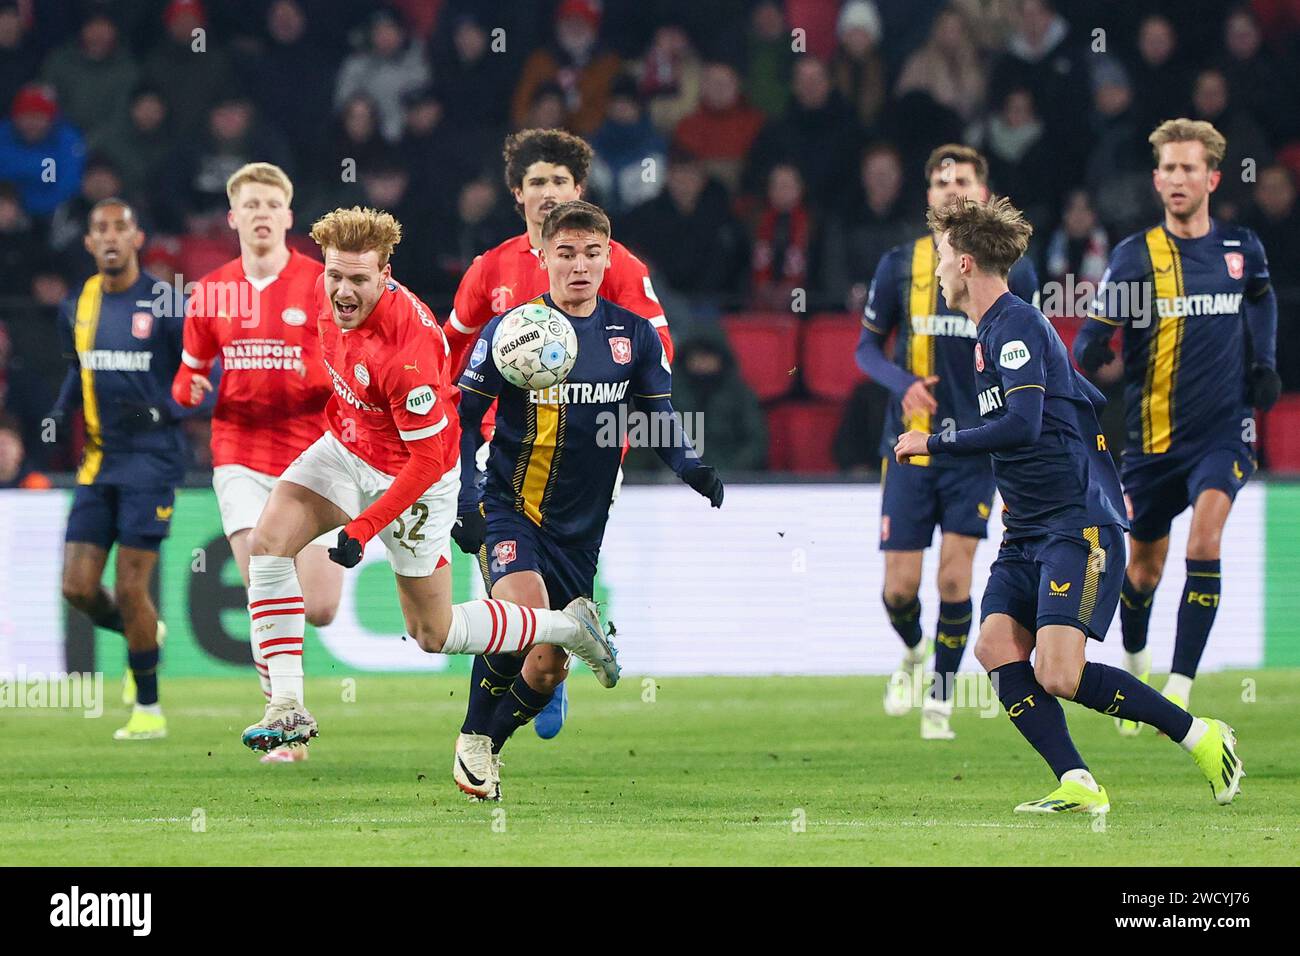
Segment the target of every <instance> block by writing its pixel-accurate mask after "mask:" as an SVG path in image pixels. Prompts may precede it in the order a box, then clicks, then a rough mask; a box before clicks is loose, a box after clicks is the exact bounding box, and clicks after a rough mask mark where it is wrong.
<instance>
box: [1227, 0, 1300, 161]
mask: <svg viewBox="0 0 1300 956" xmlns="http://www.w3.org/2000/svg"><path fill="white" fill-rule="evenodd" d="M1223 42H1224V48H1225V52H1224V55H1223V56H1222V57H1221V58H1220V60H1219V66H1220V68H1221V69H1222V70H1223V74H1224V76H1226V77H1227V79H1228V86H1229V88H1230V89H1231V90H1232V95H1233V99H1234V100H1235V101H1236V102H1237V103H1239V104H1240V105H1241V106H1242V108H1244V109H1246V110H1247V111H1249V112H1250V114H1251V116H1252V117H1253V118H1254V119H1255V122H1257V123H1259V124H1260V125H1261V126H1262V127H1263V128H1264V129H1265V130H1266V131H1267V132H1268V134H1269V137H1270V139H1271V140H1272V141H1273V142H1274V143H1280V142H1283V141H1285V140H1287V139H1291V138H1293V137H1295V136H1297V135H1300V115H1297V110H1298V109H1300V103H1298V102H1297V97H1296V93H1295V88H1294V79H1292V80H1291V81H1288V79H1287V71H1286V70H1285V69H1284V67H1283V65H1282V63H1281V62H1280V61H1279V60H1278V58H1277V57H1276V56H1275V55H1274V54H1273V53H1272V51H1270V50H1269V49H1268V48H1267V47H1265V46H1264V33H1263V30H1261V29H1260V25H1259V21H1258V20H1256V19H1255V14H1254V13H1253V12H1252V11H1251V9H1250V7H1248V6H1245V5H1243V6H1240V7H1237V8H1236V9H1235V10H1233V11H1232V12H1231V13H1229V14H1228V17H1227V19H1226V20H1225V21H1224V24H1223Z"/></svg>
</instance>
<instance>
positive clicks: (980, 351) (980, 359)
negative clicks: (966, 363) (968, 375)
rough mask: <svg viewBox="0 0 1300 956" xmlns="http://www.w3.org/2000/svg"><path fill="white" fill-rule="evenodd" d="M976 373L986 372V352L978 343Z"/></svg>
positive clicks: (976, 344) (976, 347) (976, 348)
mask: <svg viewBox="0 0 1300 956" xmlns="http://www.w3.org/2000/svg"><path fill="white" fill-rule="evenodd" d="M975 371H977V372H982V371H984V350H983V349H982V348H980V344H979V343H978V342H976V343H975Z"/></svg>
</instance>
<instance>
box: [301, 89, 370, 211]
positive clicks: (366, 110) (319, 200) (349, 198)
mask: <svg viewBox="0 0 1300 956" xmlns="http://www.w3.org/2000/svg"><path fill="white" fill-rule="evenodd" d="M326 142H327V143H328V144H329V145H328V148H325V149H322V150H321V151H320V152H319V154H318V155H317V156H316V161H315V163H314V165H313V168H312V170H311V172H310V175H309V176H308V181H309V183H310V186H309V191H310V195H309V196H308V197H306V198H305V201H304V202H303V203H302V208H301V209H300V211H299V212H300V215H302V220H303V221H305V222H314V221H315V220H316V219H317V217H319V216H321V215H324V214H325V213H327V212H329V211H330V210H331V209H335V208H338V207H340V206H352V205H355V204H357V203H360V202H361V184H360V180H361V177H362V176H364V175H365V174H366V173H367V172H368V171H369V170H371V169H373V168H375V167H376V166H378V165H380V164H382V163H386V162H388V157H389V153H390V151H391V150H392V147H390V146H389V145H388V144H387V143H385V142H384V138H383V136H381V135H380V133H379V110H378V108H377V107H376V106H375V101H374V100H372V99H371V98H370V97H368V96H366V95H365V94H364V93H356V94H354V95H353V96H352V97H351V98H350V99H349V100H348V101H347V102H346V103H344V104H343V108H342V110H340V112H339V115H338V117H336V118H335V120H334V122H333V124H332V125H331V126H330V132H329V137H328V139H327V140H326Z"/></svg>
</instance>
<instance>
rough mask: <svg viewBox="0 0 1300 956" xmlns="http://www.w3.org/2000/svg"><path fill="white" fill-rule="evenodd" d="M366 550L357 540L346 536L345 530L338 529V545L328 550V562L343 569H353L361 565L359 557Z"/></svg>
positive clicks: (346, 530)
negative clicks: (339, 565)
mask: <svg viewBox="0 0 1300 956" xmlns="http://www.w3.org/2000/svg"><path fill="white" fill-rule="evenodd" d="M365 550H366V548H365V545H363V544H362V543H361V542H360V541H359V540H357V539H356V538H354V537H352V535H350V534H348V529H347V528H339V543H338V545H337V546H336V547H333V548H330V549H329V556H330V560H331V561H333V562H334V563H335V564H341V565H343V567H345V568H355V567H356V566H357V565H358V564H360V563H361V555H362V554H363V553H364V552H365Z"/></svg>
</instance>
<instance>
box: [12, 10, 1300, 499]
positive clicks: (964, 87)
mask: <svg viewBox="0 0 1300 956" xmlns="http://www.w3.org/2000/svg"><path fill="white" fill-rule="evenodd" d="M1175 9H1176V11H1177V22H1178V23H1179V24H1182V26H1180V27H1178V28H1176V27H1175V25H1174V20H1173V18H1172V17H1171V16H1170V15H1169V14H1170V13H1171V12H1172V11H1174V10H1175ZM1298 98H1300V2H1296V0H1255V2H1253V3H1247V4H1243V5H1241V6H1236V7H1233V6H1230V5H1228V4H1224V3H1222V2H1219V0H1181V2H1178V3H1176V4H1175V3H1171V2H1161V0H1132V2H1128V3H1123V4H1113V3H1098V2H1075V3H1071V2H1066V0H1057V2H1050V0H950V2H943V0H844V2H838V0H783V2H782V0H710V2H708V3H698V2H696V0H604V2H603V3H602V2H600V0H546V2H538V3H516V4H500V3H490V2H474V0H390V2H388V3H384V4H381V3H378V2H358V0H271V2H266V0H222V2H219V3H218V2H215V0H206V2H204V0H131V2H126V0H98V2H95V0H39V3H38V2H36V0H0V104H4V106H3V109H4V110H5V111H6V112H7V116H6V117H5V118H4V119H3V120H2V121H0V267H2V268H3V274H4V276H5V278H6V283H5V290H4V294H3V298H0V323H2V324H0V449H3V452H4V454H3V457H0V487H13V486H39V485H41V483H42V478H41V477H40V476H39V474H38V473H37V471H36V470H37V469H39V470H66V469H68V468H69V467H71V466H72V465H73V464H74V462H75V455H76V448H75V447H70V446H60V445H53V444H50V443H47V442H43V441H42V440H41V439H42V420H43V418H44V415H45V412H46V410H47V409H48V408H49V406H50V404H51V402H52V401H53V398H54V394H55V392H56V390H57V387H58V382H59V381H60V379H61V377H62V374H63V368H64V366H63V360H62V357H61V356H60V355H59V350H58V347H57V346H56V345H55V342H56V338H55V335H54V314H55V310H56V308H57V306H58V304H59V302H60V301H61V300H62V299H63V298H65V297H66V296H67V295H68V294H69V293H70V292H71V291H74V290H75V289H77V288H78V287H79V284H80V282H81V281H82V280H83V279H85V278H86V276H87V275H89V273H90V272H91V270H92V263H91V260H90V258H89V256H88V255H87V253H86V252H85V250H84V248H83V246H82V236H83V234H84V231H85V221H86V216H87V213H88V211H89V209H90V207H91V206H92V205H93V204H94V203H95V202H96V201H98V200H100V199H102V198H105V197H107V196H113V195H120V196H123V197H125V198H126V199H128V200H129V201H130V202H131V203H132V204H133V205H134V206H135V208H136V210H137V211H138V213H139V217H140V220H141V222H142V223H143V225H144V227H145V229H146V231H147V233H148V235H149V238H150V241H149V245H148V247H147V249H146V252H145V255H144V265H145V268H146V269H148V270H149V271H150V272H152V273H153V274H154V275H156V276H159V277H162V278H166V279H171V278H172V277H173V276H176V275H180V276H182V277H183V280H182V281H190V280H194V279H198V278H199V276H200V275H201V274H202V273H203V272H205V271H207V269H209V268H211V267H213V266H215V265H217V264H220V263H221V262H223V261H225V260H226V259H228V258H230V257H231V256H232V255H233V254H234V253H235V251H236V247H235V245H234V239H233V234H232V233H231V232H230V230H229V228H228V227H227V225H226V218H225V214H226V209H227V200H226V194H225V182H226V179H227V177H228V176H229V174H230V173H231V172H233V171H234V170H235V169H237V168H238V167H239V166H241V165H243V164H244V163H246V162H249V161H253V160H268V161H271V162H275V163H277V164H279V165H280V166H282V167H283V168H284V169H285V170H286V171H287V172H288V173H289V174H290V175H291V176H292V178H293V179H294V181H295V184H296V187H297V195H296V197H295V203H294V205H295V215H296V223H297V231H298V232H299V233H300V234H305V231H306V228H307V227H308V226H309V225H310V223H311V222H312V221H313V220H314V219H315V218H316V217H317V216H318V215H320V214H322V213H324V212H325V211H328V210H329V209H332V208H334V207H336V206H340V205H345V206H346V205H352V204H354V203H355V204H361V205H369V206H376V207H382V208H385V209H388V210H390V211H391V212H393V213H394V214H395V215H396V216H397V217H398V218H399V219H400V220H401V221H402V223H403V224H404V227H405V229H404V238H403V241H402V244H401V246H400V247H399V249H398V251H397V254H396V255H395V257H394V270H395V273H396V275H397V276H398V277H399V278H400V279H401V280H402V281H403V282H405V283H406V284H408V285H409V286H411V287H412V288H413V289H414V290H415V291H416V292H417V293H419V294H420V295H421V296H423V297H425V299H426V300H427V301H428V302H429V304H430V305H432V306H433V307H434V309H435V311H436V312H437V313H438V314H439V316H440V317H445V316H446V314H447V312H448V310H449V308H450V302H451V298H452V295H453V293H454V292H455V289H456V285H457V282H458V280H459V278H460V276H461V275H462V274H463V273H464V271H465V270H466V268H467V267H468V266H469V264H470V263H471V261H472V260H473V257H474V256H475V255H476V254H478V253H480V252H482V251H484V250H486V249H488V248H490V247H491V246H493V245H495V244H496V243H498V242H500V241H502V240H503V239H505V238H508V237H509V236H511V235H514V234H517V233H518V232H519V231H520V225H521V224H520V221H519V219H518V217H517V215H516V213H515V211H514V208H513V206H514V203H513V201H512V198H511V197H510V195H509V193H508V192H507V191H506V190H505V188H504V184H503V182H502V175H501V160H500V148H501V141H502V138H503V136H504V135H505V134H506V133H507V132H509V131H510V130H513V129H521V128H527V127H563V128H566V129H569V130H571V131H573V132H576V133H579V134H581V135H583V136H584V137H586V138H588V139H589V141H590V142H591V143H592V145H593V146H594V148H595V152H596V157H597V159H596V164H595V166H594V168H593V170H592V172H591V176H590V180H589V182H588V184H587V198H590V199H593V200H594V201H596V202H598V203H600V204H601V205H602V206H604V207H605V208H606V209H607V210H608V211H609V212H610V214H611V217H612V219H613V222H614V229H615V235H616V237H617V238H619V239H620V240H622V241H623V242H624V243H626V244H627V245H628V246H629V247H630V248H631V249H632V250H633V251H635V252H636V253H637V254H638V255H640V256H641V257H642V258H643V259H644V260H645V261H646V262H647V263H648V264H649V266H650V268H651V270H652V272H653V275H654V277H655V286H656V289H657V290H658V293H659V297H660V299H661V300H662V301H663V303H664V305H665V311H666V313H667V315H668V317H669V320H670V323H671V325H672V328H673V334H674V337H675V339H676V341H677V342H678V354H679V359H678V362H677V387H678V388H679V389H680V390H681V391H682V393H683V399H684V401H682V402H679V403H678V404H679V407H682V408H683V409H685V410H688V411H702V412H704V413H705V416H706V419H707V418H708V417H710V416H713V415H716V417H717V419H718V420H720V421H724V422H734V423H736V425H735V427H733V428H731V429H728V434H726V435H723V434H721V431H720V430H717V431H714V432H711V433H710V434H711V439H710V441H711V448H710V459H711V460H712V461H713V463H714V464H716V465H717V466H718V467H719V468H720V469H721V470H724V471H726V470H749V471H760V470H763V469H765V468H768V467H771V468H774V469H778V470H784V469H797V470H809V471H817V470H834V469H839V470H870V469H871V468H873V467H878V464H879V463H878V459H877V458H876V439H877V437H878V435H879V428H880V421H879V420H880V417H881V414H882V409H883V404H884V396H883V394H882V391H881V390H880V389H879V388H878V387H877V386H875V385H874V384H872V383H869V382H864V381H861V377H860V376H859V375H858V374H857V373H856V370H855V369H853V365H852V344H851V343H852V339H853V337H854V336H855V335H856V328H857V325H856V318H854V316H855V315H856V314H857V313H859V312H860V310H861V308H862V304H863V301H864V299H865V295H866V287H867V283H868V282H869V281H870V277H871V275H872V273H873V271H874V269H875V266H876V263H877V261H878V260H879V258H880V256H881V255H882V254H883V253H884V252H885V251H886V250H887V249H888V248H890V247H891V246H893V245H895V244H897V243H899V242H903V241H907V240H909V239H912V238H914V237H915V236H916V235H918V234H920V233H921V232H922V230H923V226H924V208H923V207H924V183H923V181H922V173H921V170H922V166H923V164H924V161H925V157H926V155H927V154H928V152H929V150H930V149H931V148H933V147H934V146H935V145H937V144H939V143H943V142H967V143H970V144H972V145H974V146H977V147H978V148H980V149H981V150H982V151H983V152H984V153H985V154H986V155H987V157H988V160H989V166H990V180H991V182H990V186H991V188H992V189H993V190H994V191H995V192H997V193H1006V194H1009V195H1010V196H1011V198H1012V199H1013V200H1014V201H1015V202H1016V204H1017V205H1018V206H1020V207H1022V208H1024V209H1025V210H1026V212H1027V214H1028V216H1029V218H1030V220H1031V221H1032V222H1033V224H1034V227H1035V234H1034V239H1033V244H1032V246H1031V250H1030V255H1032V256H1033V258H1034V260H1035V264H1036V265H1037V268H1038V272H1039V275H1040V276H1041V277H1042V278H1043V280H1044V281H1060V282H1064V281H1065V277H1066V276H1067V275H1068V276H1072V277H1073V281H1074V282H1075V283H1076V284H1078V283H1080V282H1083V281H1088V282H1096V281H1097V280H1098V279H1099V278H1100V276H1101V273H1102V272H1103V271H1104V269H1105V265H1106V261H1107V257H1108V254H1109V251H1110V249H1111V247H1112V246H1113V244H1114V243H1116V242H1117V241H1118V240H1119V239H1120V238H1122V237H1123V236H1125V235H1127V234H1128V233H1130V232H1133V231H1135V230H1137V229H1140V228H1143V227H1145V226H1148V225H1150V224H1151V223H1153V222H1156V221H1157V220H1158V219H1159V216H1160V210H1159V207H1158V205H1157V203H1156V201H1155V197H1154V194H1153V192H1152V190H1151V185H1150V183H1151V179H1150V176H1151V166H1152V160H1151V152H1150V147H1149V145H1148V143H1147V140H1146V137H1147V134H1148V133H1149V132H1150V130H1151V129H1152V128H1153V127H1154V126H1155V125H1156V124H1157V123H1158V122H1159V121H1160V120H1161V119H1164V118H1167V117H1172V116H1180V115H1186V116H1191V117H1195V118H1202V119H1207V120H1210V121H1212V122H1213V123H1214V124H1215V125H1216V126H1217V127H1218V128H1219V129H1220V130H1221V131H1222V132H1223V133H1224V134H1225V135H1226V137H1227V139H1228V154H1227V158H1226V159H1225V162H1224V167H1223V169H1224V176H1223V181H1222V185H1221V187H1220V189H1219V190H1218V192H1217V193H1216V195H1215V196H1214V198H1213V204H1212V210H1213V214H1214V215H1215V216H1216V217H1218V218H1221V219H1228V220H1233V221H1238V222H1242V223H1245V224H1248V225H1250V226H1251V227H1252V228H1254V229H1255V230H1256V231H1257V232H1258V234H1259V235H1260V238H1261V239H1262V240H1263V243H1264V246H1265V248H1266V249H1267V251H1268V254H1269V258H1270V266H1271V270H1272V276H1273V284H1274V286H1275V288H1276V289H1277V292H1278V297H1279V306H1280V316H1281V318H1280V329H1279V336H1278V341H1279V362H1278V365H1279V370H1280V372H1281V374H1282V376H1283V379H1284V384H1285V386H1286V388H1288V389H1289V390H1300V205H1298V204H1297V189H1296V183H1297V177H1300V103H1297V99H1298ZM51 169H53V170H56V173H55V174H53V175H51V172H50V170H51ZM302 248H304V249H310V248H311V246H310V244H309V243H308V244H306V245H303V246H302ZM1071 309H1072V306H1067V307H1066V309H1065V310H1064V314H1061V313H1060V312H1058V314H1057V315H1054V316H1053V318H1054V319H1057V320H1059V321H1060V322H1061V323H1062V324H1063V326H1065V327H1068V326H1069V324H1070V323H1071V322H1072V321H1077V319H1078V316H1074V315H1072V314H1071ZM773 314H780V315H781V316H782V321H784V322H785V323H787V326H784V327H786V328H788V329H792V331H788V335H789V336H792V337H797V336H799V335H801V334H803V331H804V330H805V329H807V330H809V331H811V330H812V327H813V324H814V323H815V321H816V320H817V318H818V317H822V318H825V319H826V320H827V321H828V322H829V323H830V325H828V326H827V328H831V329H838V330H842V334H838V336H837V335H835V334H832V335H829V336H820V335H819V336H816V337H815V338H816V340H817V341H819V342H828V343H835V344H833V345H832V346H831V347H832V348H835V349H838V352H837V353H836V354H835V355H832V356H831V359H830V361H831V362H832V363H834V362H835V361H839V362H841V363H842V365H843V369H842V370H840V371H838V372H836V373H834V374H833V375H831V376H830V377H831V378H833V379H834V380H835V381H834V383H832V384H828V382H827V381H824V380H819V379H818V378H817V377H816V376H817V375H819V374H820V373H818V372H817V371H816V370H817V369H819V368H822V367H823V366H824V365H825V363H822V362H818V361H816V360H815V357H813V356H809V355H807V353H805V352H797V353H795V354H794V356H793V358H794V361H793V362H792V366H791V368H787V369H786V370H785V371H784V372H783V375H782V380H781V381H779V382H777V383H775V387H771V386H772V384H773V383H771V382H767V381H765V379H770V378H771V376H769V375H768V374H767V373H766V372H762V371H760V370H759V369H758V367H757V366H749V365H747V363H746V361H745V356H744V355H740V356H737V355H735V354H733V350H732V348H731V346H730V345H729V342H735V341H736V339H735V336H728V335H724V334H721V331H720V330H723V329H726V330H734V329H736V328H738V327H740V326H743V324H744V323H745V322H746V321H747V319H748V317H750V316H755V315H759V316H771V315H773ZM780 327H781V326H778V328H780ZM850 330H852V331H850ZM813 339H814V336H812V335H811V334H810V335H808V336H807V337H806V340H807V342H812V341H813ZM791 340H792V341H794V338H792V339H791ZM846 343H847V344H846ZM773 354H778V355H779V354H781V353H780V352H779V350H777V351H776V352H774V353H773ZM760 401H761V402H763V406H762V409H761V411H760V405H759V403H760ZM792 409H794V410H807V409H814V410H816V412H817V414H816V415H814V416H813V417H811V418H809V417H807V416H803V417H801V416H800V415H798V414H793V415H792V414H791V410H792ZM740 423H743V427H741V424H740ZM809 423H811V424H813V425H816V426H825V427H819V428H817V429H815V430H817V431H818V432H819V435H818V438H817V440H818V441H820V443H821V445H822V446H823V447H822V448H821V449H819V450H816V451H814V453H813V454H812V455H811V460H809V459H808V458H807V457H806V456H805V457H804V458H796V459H791V457H790V456H789V454H787V450H786V449H785V448H784V442H785V437H784V436H785V435H786V434H788V433H789V432H791V431H792V429H794V430H799V431H807V426H808V424H809ZM196 427H197V426H196ZM832 435H833V436H834V439H833V441H832ZM194 437H195V441H194V442H193V446H194V454H195V465H196V467H199V468H202V467H204V466H205V464H206V461H205V456H206V454H207V447H206V446H207V443H206V440H205V439H204V438H203V436H202V435H201V434H198V433H196V434H195V436H194ZM24 447H25V453H24Z"/></svg>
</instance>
